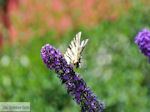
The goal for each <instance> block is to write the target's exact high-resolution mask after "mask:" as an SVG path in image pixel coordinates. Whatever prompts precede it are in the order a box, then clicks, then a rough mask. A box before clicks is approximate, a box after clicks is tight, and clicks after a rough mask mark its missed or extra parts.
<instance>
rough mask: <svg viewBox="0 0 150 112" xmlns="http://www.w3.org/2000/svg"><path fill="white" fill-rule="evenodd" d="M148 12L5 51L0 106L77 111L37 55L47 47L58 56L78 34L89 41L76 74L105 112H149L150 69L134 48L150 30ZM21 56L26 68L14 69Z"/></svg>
mask: <svg viewBox="0 0 150 112" xmlns="http://www.w3.org/2000/svg"><path fill="white" fill-rule="evenodd" d="M149 12H150V9H149V8H143V6H142V5H141V6H138V5H137V6H136V8H133V9H131V10H130V12H129V13H127V14H123V15H122V16H121V17H120V18H119V19H118V20H116V21H111V22H110V21H103V22H101V23H100V24H98V25H97V26H95V27H93V28H88V29H87V28H84V27H80V28H77V29H75V30H74V31H72V30H71V31H68V32H67V33H65V34H64V35H63V37H62V38H60V39H57V38H55V32H52V31H50V32H48V33H47V34H45V35H44V36H42V37H40V36H38V35H35V37H36V38H33V39H32V40H30V41H29V42H28V43H27V44H26V45H21V44H19V43H18V44H16V45H15V46H13V47H9V46H8V45H6V46H5V48H4V50H3V51H2V52H1V54H0V58H2V57H3V56H7V57H9V59H10V63H9V65H8V66H3V65H2V64H0V101H2V102H6V101H9V102H10V101H17V102H19V101H21V102H22V101H26V102H31V111H32V112H70V111H71V112H78V111H80V108H79V106H78V105H77V104H76V103H75V102H74V101H73V100H72V98H71V97H70V96H69V95H68V94H67V92H66V90H65V88H64V86H63V85H61V83H60V81H59V79H58V78H57V76H56V74H55V73H54V72H53V71H49V70H48V69H47V68H46V67H45V65H44V64H43V62H42V60H41V57H40V50H41V47H42V46H43V45H44V44H46V43H50V44H52V45H53V46H55V47H56V48H59V49H60V50H61V51H62V52H64V51H65V50H66V47H67V45H68V44H69V42H70V40H71V39H72V38H73V36H74V35H75V34H76V33H77V32H78V31H82V32H83V34H82V39H84V38H86V37H88V38H89V39H90V41H89V43H88V46H87V47H86V49H85V51H84V55H83V57H84V59H85V65H84V67H83V68H81V69H80V70H78V71H77V72H79V73H80V74H81V77H83V79H84V80H85V81H86V83H87V85H88V86H89V87H90V88H91V89H92V90H93V92H94V93H95V94H96V95H97V96H98V98H99V99H101V100H102V101H104V102H105V104H106V112H149V109H150V82H149V81H150V64H149V63H148V60H147V59H146V57H144V56H143V55H142V54H141V53H140V52H139V50H138V48H137V46H136V45H135V43H134V37H135V35H136V34H137V32H138V31H139V30H140V29H142V28H143V27H149V25H150V15H149ZM22 56H26V57H27V58H28V60H29V64H28V66H23V65H22V64H21V63H20V58H21V57H22Z"/></svg>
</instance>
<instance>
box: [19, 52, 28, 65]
mask: <svg viewBox="0 0 150 112" xmlns="http://www.w3.org/2000/svg"><path fill="white" fill-rule="evenodd" d="M20 63H21V65H22V66H24V67H27V66H29V63H30V61H29V58H28V57H27V56H26V55H22V56H21V57H20Z"/></svg>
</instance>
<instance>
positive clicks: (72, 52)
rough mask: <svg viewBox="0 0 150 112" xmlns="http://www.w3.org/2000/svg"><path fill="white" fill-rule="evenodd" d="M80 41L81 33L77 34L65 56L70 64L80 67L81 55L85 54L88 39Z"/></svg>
mask: <svg viewBox="0 0 150 112" xmlns="http://www.w3.org/2000/svg"><path fill="white" fill-rule="evenodd" d="M80 39H81V32H79V33H77V34H76V37H75V38H74V39H73V40H72V41H71V43H70V45H69V47H68V48H67V51H66V53H65V54H64V57H65V59H66V61H67V63H68V64H73V65H75V64H78V65H79V63H80V59H81V54H82V52H83V49H84V48H85V45H86V44H87V42H88V39H86V40H83V41H81V42H80Z"/></svg>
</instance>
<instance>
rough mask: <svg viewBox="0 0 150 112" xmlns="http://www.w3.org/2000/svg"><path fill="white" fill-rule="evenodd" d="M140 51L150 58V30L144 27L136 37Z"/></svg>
mask: <svg viewBox="0 0 150 112" xmlns="http://www.w3.org/2000/svg"><path fill="white" fill-rule="evenodd" d="M135 43H136V44H137V45H138V47H139V49H140V51H141V52H142V53H143V54H144V55H145V56H147V57H148V58H149V59H150V30H148V29H142V30H141V31H140V32H139V33H138V34H137V36H136V37H135Z"/></svg>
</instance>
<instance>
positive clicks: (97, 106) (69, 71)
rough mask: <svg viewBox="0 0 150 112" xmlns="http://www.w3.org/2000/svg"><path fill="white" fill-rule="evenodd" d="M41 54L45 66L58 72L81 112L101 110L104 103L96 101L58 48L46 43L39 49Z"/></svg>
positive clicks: (98, 111)
mask: <svg viewBox="0 0 150 112" xmlns="http://www.w3.org/2000/svg"><path fill="white" fill-rule="evenodd" d="M41 56H42V59H43V62H44V63H45V64H46V65H47V67H48V68H49V69H51V70H54V71H55V72H56V73H57V74H58V77H59V78H60V80H61V82H62V84H65V87H66V89H67V92H68V93H69V94H70V95H72V96H73V98H74V100H75V101H76V102H77V103H78V104H79V105H80V106H81V111H82V112H103V110H104V104H103V103H102V102H100V101H98V99H97V97H96V96H95V95H94V94H93V93H92V91H91V90H90V89H89V88H88V87H87V85H86V83H85V82H84V80H83V79H82V78H80V77H79V75H78V74H77V73H75V72H74V70H73V67H72V66H71V65H68V64H67V62H66V60H65V59H64V57H63V55H62V54H61V52H60V51H59V50H57V49H55V48H54V47H52V46H51V45H49V44H46V45H45V46H43V47H42V49H41Z"/></svg>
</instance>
